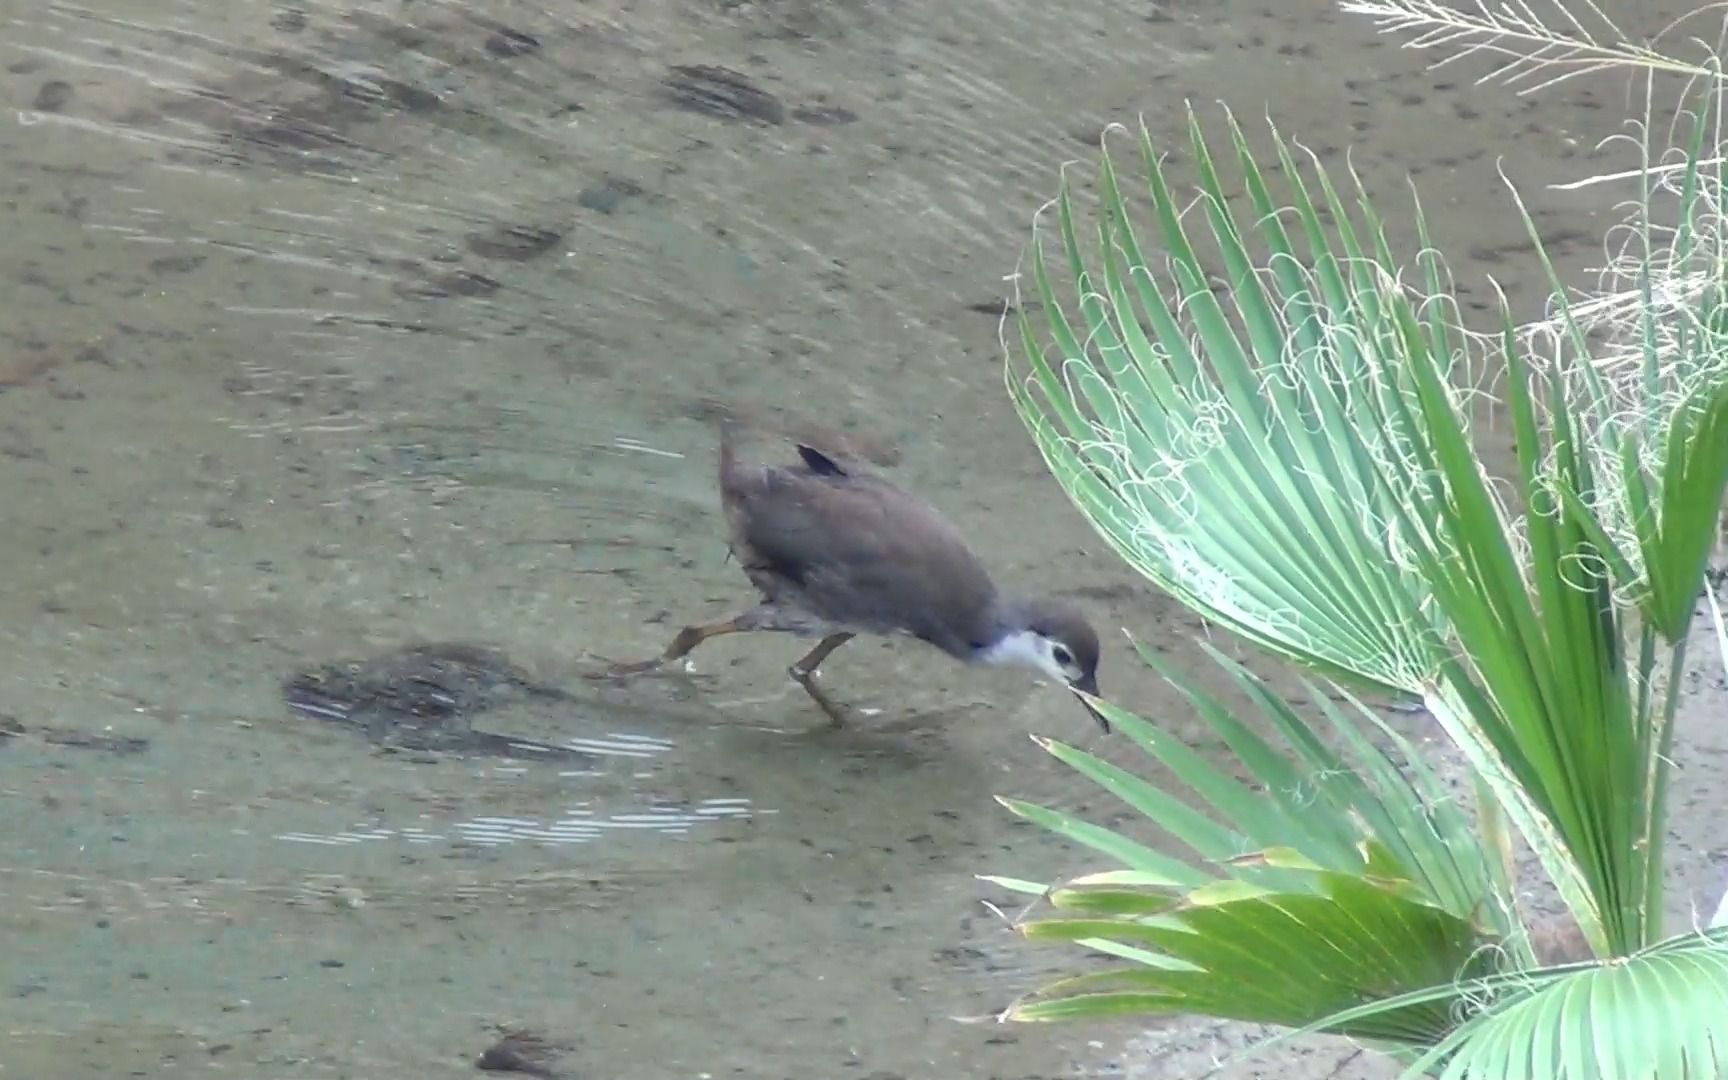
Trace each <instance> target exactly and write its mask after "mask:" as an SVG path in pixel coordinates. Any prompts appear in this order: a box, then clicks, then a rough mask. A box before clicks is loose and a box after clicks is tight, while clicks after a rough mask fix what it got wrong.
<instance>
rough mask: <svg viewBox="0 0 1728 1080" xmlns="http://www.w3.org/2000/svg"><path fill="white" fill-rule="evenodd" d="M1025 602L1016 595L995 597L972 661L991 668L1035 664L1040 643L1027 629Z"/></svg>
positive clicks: (973, 652)
mask: <svg viewBox="0 0 1728 1080" xmlns="http://www.w3.org/2000/svg"><path fill="white" fill-rule="evenodd" d="M1026 609H1027V603H1026V601H1024V600H1022V599H1020V598H1019V597H1013V596H998V597H997V598H996V599H995V601H994V602H993V603H991V605H990V610H989V613H988V614H987V616H986V617H985V620H984V627H983V630H984V632H983V634H982V635H981V636H980V643H979V644H978V645H976V646H974V648H973V650H972V660H973V661H974V662H975V663H979V664H990V665H992V666H994V667H1037V666H1038V664H1037V658H1038V656H1039V653H1040V646H1039V643H1038V639H1037V637H1036V635H1034V634H1033V633H1032V632H1031V631H1030V630H1028V629H1027V628H1026V627H1027V624H1028V622H1029V620H1028V618H1027V610H1026Z"/></svg>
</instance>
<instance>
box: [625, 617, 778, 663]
mask: <svg viewBox="0 0 1728 1080" xmlns="http://www.w3.org/2000/svg"><path fill="white" fill-rule="evenodd" d="M753 629H755V627H754V626H752V625H751V624H750V613H747V614H744V615H740V616H738V617H736V618H732V619H727V620H726V621H725V622H717V623H707V624H704V625H701V626H686V627H685V628H684V629H682V630H680V631H678V636H677V637H675V638H673V639H672V644H670V645H668V646H666V651H664V652H662V653H661V654H660V655H659V656H656V657H653V658H652V659H648V660H638V661H636V662H634V663H629V664H616V663H615V664H612V665H611V666H609V667H607V668H606V670H604V671H602V672H600V673H599V674H598V675H597V676H594V677H596V678H603V679H605V678H616V677H619V676H623V675H640V674H642V673H643V672H645V671H653V670H655V669H656V668H661V667H665V666H666V665H667V664H670V663H671V662H672V661H674V660H682V659H684V657H686V656H689V655H690V653H691V652H693V651H694V650H695V648H696V646H698V645H700V644H702V643H703V642H704V641H707V640H708V639H709V638H714V637H720V636H721V635H723V634H739V633H743V632H744V631H746V630H753Z"/></svg>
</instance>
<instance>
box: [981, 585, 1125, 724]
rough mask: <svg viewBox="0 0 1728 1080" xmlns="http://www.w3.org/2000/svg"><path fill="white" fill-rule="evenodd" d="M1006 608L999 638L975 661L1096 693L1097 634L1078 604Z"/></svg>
mask: <svg viewBox="0 0 1728 1080" xmlns="http://www.w3.org/2000/svg"><path fill="white" fill-rule="evenodd" d="M1008 610H1009V612H1010V617H1009V618H1006V619H1004V620H1003V622H1002V624H1001V626H1002V633H1001V636H1000V637H999V638H998V639H997V640H996V641H995V642H994V643H992V644H990V645H989V646H987V647H986V648H984V649H983V650H981V651H980V653H979V659H981V660H983V661H984V662H985V663H987V664H1002V665H1013V666H1016V667H1023V668H1031V669H1032V670H1033V671H1036V672H1039V673H1040V674H1043V675H1048V676H1049V677H1051V678H1052V679H1056V680H1059V681H1060V682H1061V683H1062V685H1064V686H1067V687H1069V688H1070V689H1073V690H1079V691H1083V692H1085V693H1087V694H1090V695H1092V696H1093V697H1097V696H1098V633H1097V631H1095V630H1093V629H1092V624H1091V623H1090V622H1088V621H1087V620H1086V616H1085V615H1083V614H1081V612H1080V610H1079V609H1078V608H1076V607H1074V606H1073V605H1072V604H1069V603H1066V602H1064V601H1061V600H1055V599H1049V598H1044V599H1033V600H1025V601H1021V602H1018V603H1016V604H1013V605H1011V606H1010V607H1009V609H1008ZM1082 704H1085V705H1086V711H1087V712H1089V713H1091V714H1092V718H1093V719H1094V720H1096V721H1098V726H1099V727H1101V728H1103V729H1104V730H1105V731H1106V732H1108V731H1109V730H1110V722H1109V721H1108V720H1106V719H1104V717H1103V715H1102V714H1101V713H1099V712H1098V710H1096V709H1094V708H1093V707H1092V706H1091V705H1090V704H1089V703H1086V702H1085V701H1084V700H1082Z"/></svg>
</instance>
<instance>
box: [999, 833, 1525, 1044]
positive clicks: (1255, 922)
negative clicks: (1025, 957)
mask: <svg viewBox="0 0 1728 1080" xmlns="http://www.w3.org/2000/svg"><path fill="white" fill-rule="evenodd" d="M1283 854H1284V853H1271V855H1272V857H1273V858H1274V859H1281V858H1282V857H1283ZM1284 870H1285V872H1286V873H1287V874H1301V875H1303V876H1305V877H1307V878H1309V879H1310V880H1309V882H1308V886H1309V887H1308V888H1306V889H1304V890H1302V891H1300V892H1274V891H1270V890H1266V889H1260V888H1257V887H1254V886H1251V885H1248V884H1246V883H1244V882H1240V881H1236V882H1225V883H1221V884H1219V885H1215V886H1210V887H1208V888H1205V889H1200V890H1195V891H1193V892H1189V893H1187V894H1185V895H1183V896H1181V897H1173V896H1160V895H1159V894H1157V893H1156V892H1152V891H1149V890H1144V889H1132V888H1124V887H1122V886H1113V885H1108V884H1106V885H1100V886H1087V887H1079V888H1068V889H1062V890H1058V891H1057V892H1055V893H1054V894H1052V897H1051V902H1052V903H1053V904H1054V905H1055V906H1056V907H1057V908H1059V909H1067V910H1069V911H1073V912H1075V913H1076V914H1075V915H1074V916H1071V917H1056V918H1049V919H1040V920H1036V921H1033V922H1029V923H1027V924H1025V926H1024V927H1023V930H1024V932H1025V934H1026V936H1027V937H1028V938H1030V939H1032V940H1034V941H1040V940H1042V941H1051V940H1054V941H1096V940H1113V941H1119V942H1126V943H1131V944H1133V945H1135V946H1137V947H1140V948H1144V949H1150V950H1156V951H1157V952H1158V953H1160V954H1162V955H1164V956H1166V957H1168V958H1170V959H1171V960H1174V961H1176V962H1177V963H1176V964H1173V965H1170V966H1166V967H1144V968H1142V969H1139V970H1126V971H1115V972H1105V973H1100V974H1096V975H1085V976H1081V977H1079V978H1075V979H1069V980H1065V981H1063V982H1060V983H1057V984H1055V985H1053V986H1049V987H1046V988H1045V989H1044V990H1042V991H1041V992H1040V993H1039V994H1038V995H1037V997H1036V998H1034V999H1030V1000H1026V1001H1022V1002H1019V1003H1017V1004H1016V1005H1014V1006H1013V1007H1012V1008H1011V1009H1010V1010H1009V1016H1010V1018H1012V1019H1017V1020H1054V1019H1066V1018H1071V1017H1074V1016H1105V1015H1110V1014H1112V1013H1116V1012H1120V1011H1137V1012H1155V1013H1170V1012H1177V1013H1203V1014H1206V1015H1209V1016H1218V1017H1226V1018H1230V1019H1236V1020H1246V1021H1254V1022H1260V1023H1275V1024H1283V1025H1289V1026H1302V1025H1305V1024H1308V1023H1311V1022H1312V1021H1313V1020H1314V1019H1315V1018H1316V1017H1323V1016H1329V1015H1333V1014H1337V1013H1341V1012H1343V1011H1344V1010H1346V1009H1348V1008H1351V1007H1353V1006H1358V1005H1361V1004H1363V1003H1366V1002H1375V1001H1382V1000H1385V999H1387V998H1391V997H1394V996H1397V995H1400V994H1402V993H1404V992H1406V991H1409V990H1415V989H1425V988H1429V987H1435V986H1447V985H1449V984H1451V983H1452V982H1453V980H1455V979H1456V978H1458V977H1459V976H1460V974H1462V975H1463V976H1464V977H1466V978H1470V977H1474V976H1476V975H1478V974H1479V973H1482V972H1485V971H1489V970H1492V966H1493V964H1494V962H1495V960H1496V955H1497V954H1496V953H1495V952H1493V951H1492V950H1491V949H1487V948H1484V947H1483V946H1484V942H1483V939H1482V937H1481V935H1480V934H1479V933H1478V931H1477V930H1476V928H1475V927H1474V926H1473V925H1472V924H1471V923H1470V922H1469V921H1468V920H1466V919H1462V918H1459V917H1458V916H1456V915H1452V914H1450V913H1448V912H1446V911H1442V910H1441V909H1439V908H1437V907H1433V906H1431V905H1428V904H1425V903H1422V902H1420V901H1418V900H1415V899H1413V898H1412V897H1411V896H1410V895H1409V891H1408V890H1406V889H1404V888H1402V887H1401V886H1402V885H1403V884H1404V883H1401V882H1397V881H1393V880H1389V879H1375V878H1366V877H1358V876H1352V875H1349V874H1340V873H1335V872H1332V871H1326V870H1321V869H1318V868H1313V867H1305V866H1302V865H1300V860H1294V861H1293V862H1291V863H1290V864H1288V865H1286V866H1285V867H1284ZM1458 1005H1459V1001H1458V1000H1456V999H1448V998H1447V997H1444V996H1442V997H1437V998H1434V999H1432V1000H1426V1001H1418V1002H1413V1003H1409V1004H1406V1005H1404V1006H1403V1007H1400V1008H1398V1009H1388V1010H1381V1011H1376V1012H1374V1013H1372V1014H1369V1015H1364V1016H1361V1017H1358V1018H1355V1019H1352V1020H1349V1021H1346V1022H1343V1023H1340V1024H1338V1025H1336V1026H1329V1027H1328V1029H1327V1030H1331V1031H1335V1032H1337V1033H1340V1034H1346V1035H1353V1036H1356V1037H1358V1038H1363V1039H1374V1040H1385V1041H1389V1042H1400V1043H1411V1044H1416V1045H1430V1044H1435V1043H1439V1042H1440V1041H1441V1040H1442V1039H1444V1038H1445V1037H1446V1035H1447V1033H1448V1032H1450V1031H1451V1030H1452V1029H1453V1027H1454V1026H1455V1023H1456V1022H1455V1019H1454V1013H1455V1011H1456V1009H1457V1007H1458Z"/></svg>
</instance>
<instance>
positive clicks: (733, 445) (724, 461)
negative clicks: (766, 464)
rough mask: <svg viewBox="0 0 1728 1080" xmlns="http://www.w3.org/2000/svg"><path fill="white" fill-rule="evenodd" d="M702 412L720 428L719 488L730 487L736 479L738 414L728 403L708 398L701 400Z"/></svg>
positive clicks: (724, 490)
mask: <svg viewBox="0 0 1728 1080" xmlns="http://www.w3.org/2000/svg"><path fill="white" fill-rule="evenodd" d="M702 413H703V414H704V415H705V417H706V418H707V419H709V420H711V421H713V422H714V426H715V427H717V428H719V429H720V490H721V492H722V493H724V492H726V491H728V490H729V489H731V488H732V487H733V486H734V485H735V484H736V483H737V479H738V429H739V427H740V426H741V424H740V423H739V420H738V414H737V413H736V412H734V411H733V410H732V408H731V407H730V406H728V405H725V404H723V403H722V402H719V401H716V400H714V399H713V398H708V399H706V400H704V401H703V402H702Z"/></svg>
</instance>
